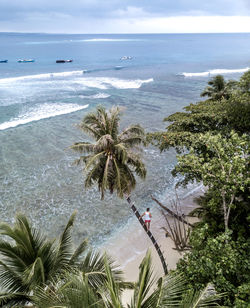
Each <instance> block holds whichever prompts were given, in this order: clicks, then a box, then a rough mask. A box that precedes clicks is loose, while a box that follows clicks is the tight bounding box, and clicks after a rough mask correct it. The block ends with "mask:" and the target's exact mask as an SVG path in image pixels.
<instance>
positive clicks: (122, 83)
mask: <svg viewBox="0 0 250 308" xmlns="http://www.w3.org/2000/svg"><path fill="white" fill-rule="evenodd" d="M83 73H84V71H69V72H60V73H47V74H37V75H27V76H19V77H10V78H2V79H0V85H4V86H6V85H8V84H12V85H13V83H16V82H18V83H20V82H21V83H22V82H25V83H27V82H29V81H40V80H41V81H43V82H47V81H48V82H50V83H51V82H52V83H53V82H57V81H61V80H63V78H64V77H66V78H68V77H73V78H72V79H70V81H72V82H74V83H75V84H77V83H78V84H80V85H81V86H85V87H88V88H98V89H102V90H105V89H108V88H110V87H113V88H117V89H137V88H140V86H141V85H142V84H143V83H149V82H152V81H153V79H152V78H150V79H145V80H142V79H119V78H112V77H85V76H84V74H83ZM81 77H82V78H81Z"/></svg>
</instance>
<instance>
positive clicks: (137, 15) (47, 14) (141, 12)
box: [0, 0, 250, 34]
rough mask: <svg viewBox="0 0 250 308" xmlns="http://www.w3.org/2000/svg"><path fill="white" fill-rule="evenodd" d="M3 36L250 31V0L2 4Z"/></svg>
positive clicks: (15, 0)
mask: <svg viewBox="0 0 250 308" xmlns="http://www.w3.org/2000/svg"><path fill="white" fill-rule="evenodd" d="M0 32H46V33H93V34H94V33H214V32H250V0H0Z"/></svg>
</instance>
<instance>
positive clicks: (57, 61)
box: [56, 59, 73, 63]
mask: <svg viewBox="0 0 250 308" xmlns="http://www.w3.org/2000/svg"><path fill="white" fill-rule="evenodd" d="M68 62H73V60H72V59H71V60H56V63H68Z"/></svg>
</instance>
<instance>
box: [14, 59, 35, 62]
mask: <svg viewBox="0 0 250 308" xmlns="http://www.w3.org/2000/svg"><path fill="white" fill-rule="evenodd" d="M17 62H19V63H26V62H35V60H34V59H19V60H17Z"/></svg>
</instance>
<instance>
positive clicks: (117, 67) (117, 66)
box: [115, 65, 123, 70]
mask: <svg viewBox="0 0 250 308" xmlns="http://www.w3.org/2000/svg"><path fill="white" fill-rule="evenodd" d="M121 69H123V66H120V65H116V66H115V70H121Z"/></svg>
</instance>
